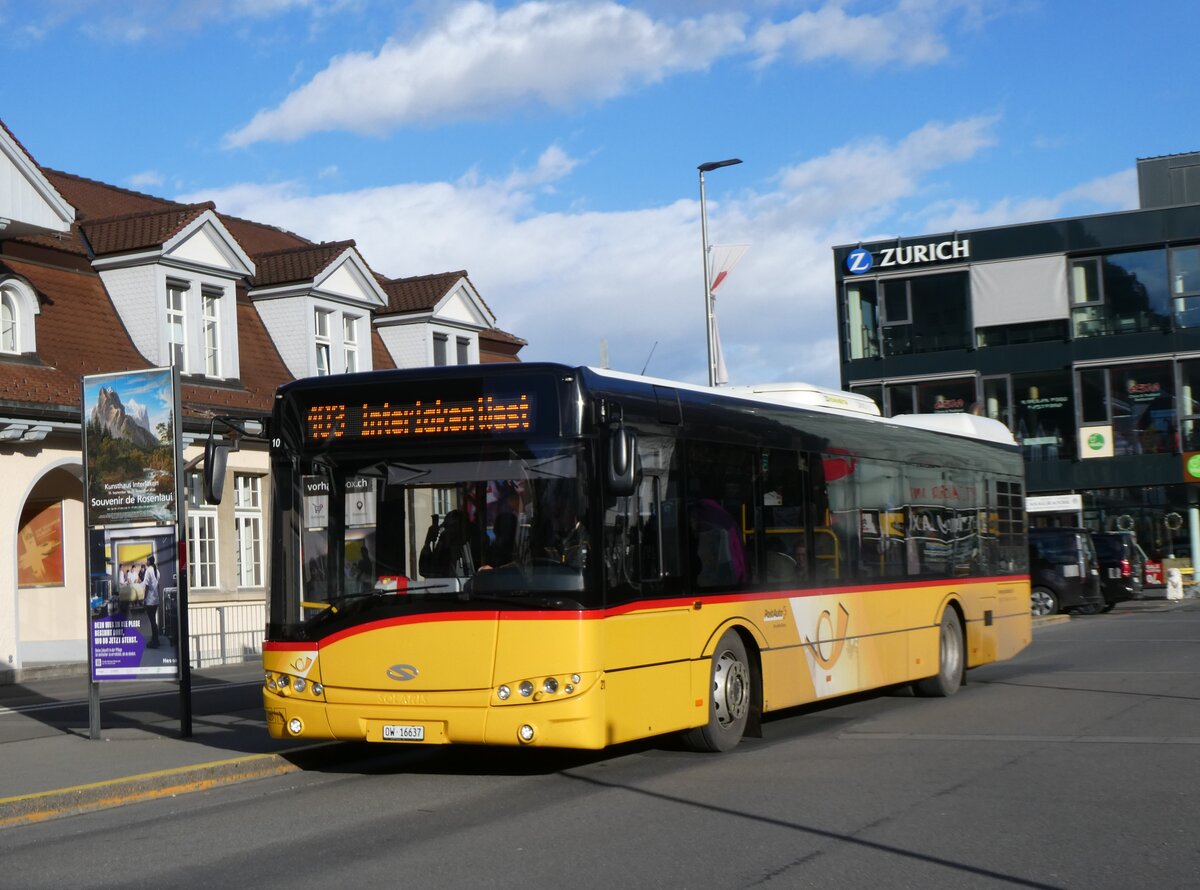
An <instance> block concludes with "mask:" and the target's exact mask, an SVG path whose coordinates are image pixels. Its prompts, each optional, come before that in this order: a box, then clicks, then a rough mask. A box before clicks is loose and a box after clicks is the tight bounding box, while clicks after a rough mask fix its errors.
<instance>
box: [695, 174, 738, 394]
mask: <svg viewBox="0 0 1200 890" xmlns="http://www.w3.org/2000/svg"><path fill="white" fill-rule="evenodd" d="M741 162H742V161H741V158H729V159H728V160H726V161H708V162H706V163H704V164H701V165H700V166H699V167H697V168H696V169H697V170H699V171H700V240H701V242H703V243H702V245H701V246H702V248H703V250H704V328H705V331H706V333H707V334H708V385H709V386H716V385H717V349H716V341H715V339H714V337H713V327H714V325H713V298H712V265H711V263H710V262H709V260H710V259H711V257H710V256H709V249H708V210H707V208H706V207H705V204H704V174H705V173H708V172H710V171H712V170H718V169H720V168H721V167H732V166H733V165H734V164H740V163H741Z"/></svg>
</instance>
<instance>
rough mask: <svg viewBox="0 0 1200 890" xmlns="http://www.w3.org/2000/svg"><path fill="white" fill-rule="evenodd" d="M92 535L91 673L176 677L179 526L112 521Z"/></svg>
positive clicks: (95, 676) (94, 675) (111, 677)
mask: <svg viewBox="0 0 1200 890" xmlns="http://www.w3.org/2000/svg"><path fill="white" fill-rule="evenodd" d="M89 535H90V538H91V541H90V544H91V551H92V559H91V572H92V577H91V600H90V603H89V607H90V608H89V611H88V614H89V619H88V634H89V643H90V645H91V648H90V651H91V653H92V679H93V680H96V681H99V680H138V679H163V678H170V677H174V676H175V675H176V674H177V673H178V671H179V640H178V639H177V638H176V634H177V632H178V630H177V629H178V626H179V625H178V611H177V610H178V608H179V568H178V563H177V561H176V558H175V554H176V542H175V532H174V530H173V529H169V528H164V527H157V526H142V527H139V528H123V529H117V528H111V527H110V528H103V529H91V530H90V532H89Z"/></svg>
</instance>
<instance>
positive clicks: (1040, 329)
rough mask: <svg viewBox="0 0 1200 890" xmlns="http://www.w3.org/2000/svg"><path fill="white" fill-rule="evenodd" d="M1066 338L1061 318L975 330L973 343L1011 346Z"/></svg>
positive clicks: (1065, 325) (1064, 326) (1065, 324)
mask: <svg viewBox="0 0 1200 890" xmlns="http://www.w3.org/2000/svg"><path fill="white" fill-rule="evenodd" d="M1066 339H1067V323H1066V321H1064V320H1062V319H1051V320H1049V321H1033V322H1028V323H1026V324H1005V325H998V326H996V327H989V328H977V329H976V330H975V345H976V346H979V347H984V346H1012V345H1014V344H1017V343H1050V342H1054V341H1059V340H1066Z"/></svg>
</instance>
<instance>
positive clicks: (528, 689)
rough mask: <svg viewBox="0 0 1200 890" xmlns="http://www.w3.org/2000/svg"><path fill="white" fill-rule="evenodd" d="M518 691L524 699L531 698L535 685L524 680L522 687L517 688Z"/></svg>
mask: <svg viewBox="0 0 1200 890" xmlns="http://www.w3.org/2000/svg"><path fill="white" fill-rule="evenodd" d="M517 691H518V692H520V693H521V696H522V697H523V698H529V696H531V695H533V684H532V683H530V682H529V681H528V680H522V681H521V685H520V686H518V687H517Z"/></svg>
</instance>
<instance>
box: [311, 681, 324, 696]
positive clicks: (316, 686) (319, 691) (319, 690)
mask: <svg viewBox="0 0 1200 890" xmlns="http://www.w3.org/2000/svg"><path fill="white" fill-rule="evenodd" d="M312 694H313V695H316V696H321V695H324V694H325V687H324V686H322V685H321V684H320V683H313V684H312Z"/></svg>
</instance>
